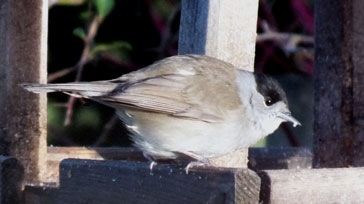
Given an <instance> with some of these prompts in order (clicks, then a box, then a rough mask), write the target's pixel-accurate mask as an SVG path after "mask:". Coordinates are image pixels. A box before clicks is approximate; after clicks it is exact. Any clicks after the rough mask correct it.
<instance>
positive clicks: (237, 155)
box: [178, 0, 258, 167]
mask: <svg viewBox="0 0 364 204" xmlns="http://www.w3.org/2000/svg"><path fill="white" fill-rule="evenodd" d="M257 16H258V0H230V1H222V0H200V1H188V0H183V1H182V3H181V23H180V32H179V42H178V54H191V53H193V54H205V55H209V56H212V57H216V58H218V59H221V60H224V61H227V62H230V63H232V64H234V65H235V66H237V67H239V68H242V69H245V70H249V71H254V57H255V40H256V24H257ZM247 157H248V149H243V150H240V151H237V152H234V153H231V154H228V155H225V156H222V157H221V158H216V159H213V160H212V161H211V163H212V164H214V165H216V166H224V167H247V163H248V159H247Z"/></svg>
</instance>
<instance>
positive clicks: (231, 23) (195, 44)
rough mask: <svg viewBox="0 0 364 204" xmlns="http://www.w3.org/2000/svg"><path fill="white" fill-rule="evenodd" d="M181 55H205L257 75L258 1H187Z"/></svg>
mask: <svg viewBox="0 0 364 204" xmlns="http://www.w3.org/2000/svg"><path fill="white" fill-rule="evenodd" d="M181 9H182V10H181V24H180V33H179V42H178V53H179V54H190V53H194V54H205V55H209V56H212V57H216V58H218V59H221V60H224V61H227V62H230V63H232V64H234V65H235V66H237V67H240V68H243V69H245V70H249V71H254V57H255V39H256V27H257V16H258V0H230V1H222V0H200V1H189V0H183V1H182V7H181Z"/></svg>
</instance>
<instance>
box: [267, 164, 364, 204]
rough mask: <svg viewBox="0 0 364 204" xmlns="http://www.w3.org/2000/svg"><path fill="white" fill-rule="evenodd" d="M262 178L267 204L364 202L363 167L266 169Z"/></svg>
mask: <svg viewBox="0 0 364 204" xmlns="http://www.w3.org/2000/svg"><path fill="white" fill-rule="evenodd" d="M260 177H261V179H262V181H261V182H262V187H261V191H262V192H261V199H262V200H261V201H264V203H271V204H286V203H290V204H295V203H297V204H301V203H310V204H316V203H317V204H321V203H364V193H363V191H364V168H332V169H291V170H265V171H262V172H261V173H260Z"/></svg>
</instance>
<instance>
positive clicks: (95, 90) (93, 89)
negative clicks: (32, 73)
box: [21, 81, 117, 98]
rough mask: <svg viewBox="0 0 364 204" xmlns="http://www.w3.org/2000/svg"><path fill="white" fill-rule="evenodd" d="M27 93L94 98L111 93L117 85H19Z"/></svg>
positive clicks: (105, 83) (84, 83) (82, 83)
mask: <svg viewBox="0 0 364 204" xmlns="http://www.w3.org/2000/svg"><path fill="white" fill-rule="evenodd" d="M21 86H22V87H23V88H25V89H26V90H28V91H31V92H34V93H49V92H63V93H66V94H69V95H72V96H76V97H86V98H88V97H96V96H102V95H105V94H106V93H109V92H111V91H112V90H114V89H115V88H116V87H117V84H115V83H111V82H106V81H103V82H72V83H62V84H35V83H34V84H33V83H27V84H22V85H21Z"/></svg>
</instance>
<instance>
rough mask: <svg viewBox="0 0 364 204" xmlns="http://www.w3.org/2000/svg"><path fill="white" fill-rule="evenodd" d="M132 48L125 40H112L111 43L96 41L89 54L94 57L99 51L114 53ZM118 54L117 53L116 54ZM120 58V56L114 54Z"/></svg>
mask: <svg viewBox="0 0 364 204" xmlns="http://www.w3.org/2000/svg"><path fill="white" fill-rule="evenodd" d="M130 50H132V47H131V45H130V44H129V43H128V42H125V41H114V42H111V43H98V44H97V45H95V46H94V47H93V48H92V49H91V52H90V54H91V56H93V57H95V56H96V55H97V54H99V53H100V52H109V53H114V55H115V54H116V53H119V54H121V53H122V52H125V51H126V52H127V51H130ZM116 55H118V54H116ZM116 57H118V58H120V57H121V56H120V55H119V56H116Z"/></svg>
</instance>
